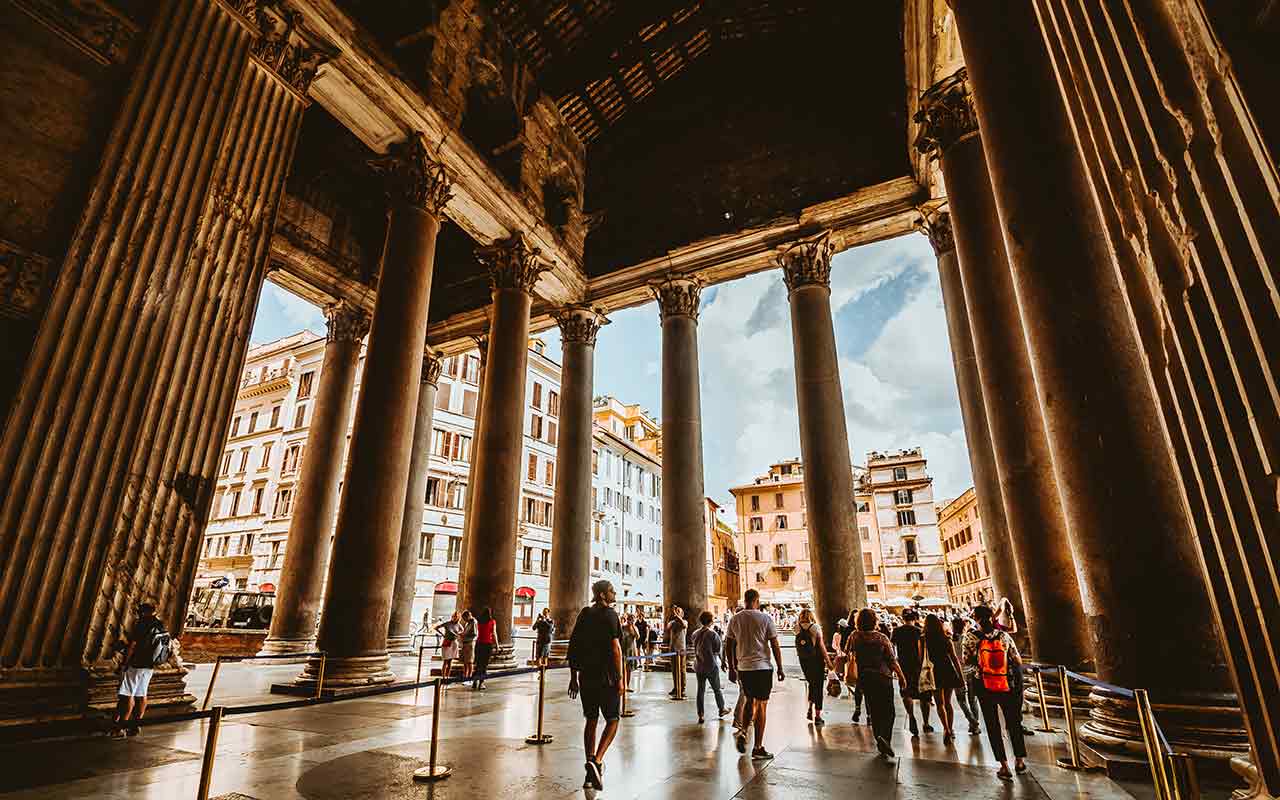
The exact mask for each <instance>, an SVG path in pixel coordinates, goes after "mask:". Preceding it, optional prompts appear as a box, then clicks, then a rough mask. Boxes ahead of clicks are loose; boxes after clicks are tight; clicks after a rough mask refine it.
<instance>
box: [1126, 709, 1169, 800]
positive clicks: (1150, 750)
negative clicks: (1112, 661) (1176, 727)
mask: <svg viewBox="0 0 1280 800" xmlns="http://www.w3.org/2000/svg"><path fill="white" fill-rule="evenodd" d="M1133 697H1134V701H1135V702H1136V703H1137V706H1138V727H1139V728H1140V729H1141V730H1142V743H1143V744H1144V745H1145V746H1146V748H1147V765H1148V766H1150V767H1151V780H1152V782H1153V783H1154V784H1155V789H1156V798H1157V800H1172V795H1171V794H1170V791H1169V783H1168V776H1167V774H1166V773H1165V764H1164V750H1163V748H1162V747H1161V746H1160V737H1159V734H1158V733H1157V732H1156V718H1155V714H1153V713H1152V711H1151V698H1150V697H1149V696H1148V695H1147V690H1146V689H1135V690H1134V692H1133Z"/></svg>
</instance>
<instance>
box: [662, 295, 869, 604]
mask: <svg viewBox="0 0 1280 800" xmlns="http://www.w3.org/2000/svg"><path fill="white" fill-rule="evenodd" d="M652 290H653V295H654V297H655V298H657V300H658V311H659V313H660V314H661V317H662V595H663V601H664V603H665V604H666V606H667V608H668V609H669V608H670V607H671V605H672V604H675V605H678V606H680V607H682V608H683V609H684V610H685V619H686V620H697V619H698V615H699V614H700V613H702V610H703V609H704V608H706V605H707V537H706V529H705V528H704V527H703V521H702V516H703V514H704V513H705V512H704V509H705V508H706V499H705V497H706V495H705V493H704V491H703V482H702V397H701V392H700V388H699V386H698V301H699V299H700V298H701V296H702V285H701V283H699V282H698V280H697V279H696V278H689V277H682V276H676V275H672V276H669V277H667V278H666V280H663V281H661V282H659V283H656V284H654V285H653V287H652ZM849 497H850V499H852V497H853V495H852V493H851V494H850V495H849ZM664 616H665V614H664Z"/></svg>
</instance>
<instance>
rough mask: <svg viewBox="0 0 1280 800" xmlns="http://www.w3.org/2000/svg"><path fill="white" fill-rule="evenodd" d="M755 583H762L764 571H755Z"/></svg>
mask: <svg viewBox="0 0 1280 800" xmlns="http://www.w3.org/2000/svg"><path fill="white" fill-rule="evenodd" d="M756 583H764V573H763V572H757V573H756Z"/></svg>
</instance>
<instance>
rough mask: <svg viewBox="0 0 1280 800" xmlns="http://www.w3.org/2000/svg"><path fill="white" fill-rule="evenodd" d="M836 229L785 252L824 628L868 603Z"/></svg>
mask: <svg viewBox="0 0 1280 800" xmlns="http://www.w3.org/2000/svg"><path fill="white" fill-rule="evenodd" d="M834 252H835V245H833V244H831V233H830V231H824V232H823V233H820V234H818V235H816V236H813V237H810V238H807V239H801V240H800V241H797V242H794V243H792V244H790V245H788V246H787V247H785V248H783V249H782V250H780V251H779V253H778V256H777V259H778V266H780V267H782V279H783V281H785V282H786V285H787V299H788V300H789V302H790V304H791V344H792V348H793V350H794V352H795V370H796V409H797V411H798V413H799V417H800V456H801V461H802V462H803V464H804V500H805V513H806V514H807V516H808V525H807V527H808V531H809V552H811V553H814V554H816V557H815V558H813V559H812V560H810V562H809V563H810V565H811V567H812V570H813V590H814V591H813V604H814V607H815V610H816V612H817V615H818V621H819V623H820V624H821V625H822V627H823V630H828V631H833V630H835V623H836V620H838V619H842V618H848V617H849V612H850V611H851V610H857V609H859V608H862V607H864V606H866V604H867V582H866V576H865V575H864V574H863V571H862V541H861V539H860V538H859V537H858V510H857V507H856V506H855V504H854V498H853V461H852V459H850V458H849V433H848V430H847V429H846V428H845V421H844V391H843V389H842V388H841V386H840V356H839V354H838V353H837V352H836V332H835V325H834V322H833V321H832V318H831V256H832V255H833V254H834Z"/></svg>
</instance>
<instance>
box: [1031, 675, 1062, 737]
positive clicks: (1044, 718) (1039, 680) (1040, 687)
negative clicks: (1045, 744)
mask: <svg viewBox="0 0 1280 800" xmlns="http://www.w3.org/2000/svg"><path fill="white" fill-rule="evenodd" d="M1059 669H1061V667H1059ZM1058 677H1059V678H1061V677H1062V673H1061V672H1059V673H1058ZM1036 694H1038V695H1040V727H1039V728H1037V729H1036V730H1038V731H1040V732H1041V733H1053V726H1052V725H1050V724H1049V704H1048V703H1047V702H1045V699H1044V670H1042V669H1040V668H1036Z"/></svg>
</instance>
